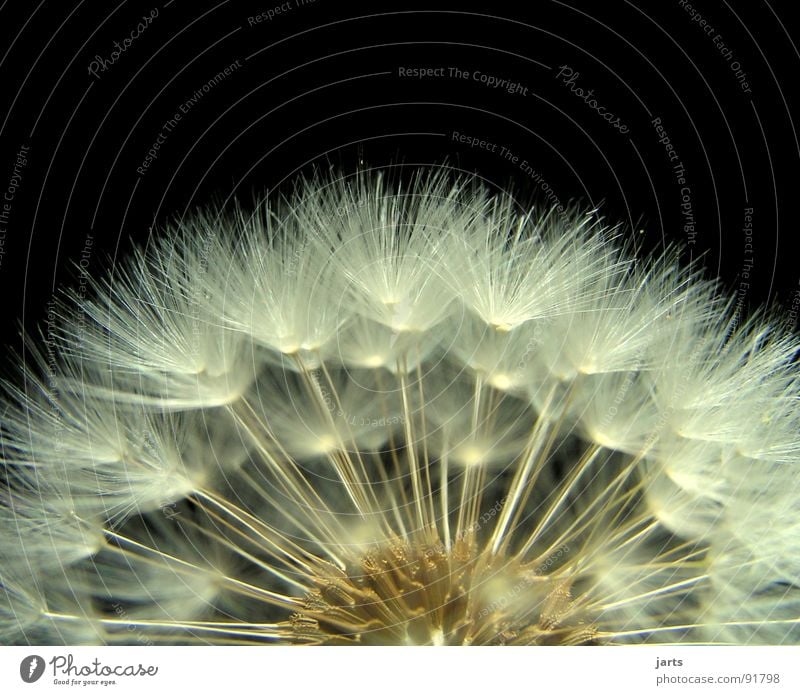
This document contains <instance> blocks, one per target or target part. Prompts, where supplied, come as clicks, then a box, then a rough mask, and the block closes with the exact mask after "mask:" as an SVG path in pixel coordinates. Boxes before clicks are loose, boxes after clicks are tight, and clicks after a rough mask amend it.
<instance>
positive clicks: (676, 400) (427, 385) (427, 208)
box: [0, 170, 800, 645]
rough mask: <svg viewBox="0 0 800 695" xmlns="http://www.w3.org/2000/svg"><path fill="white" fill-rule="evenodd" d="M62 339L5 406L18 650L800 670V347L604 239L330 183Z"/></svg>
mask: <svg viewBox="0 0 800 695" xmlns="http://www.w3.org/2000/svg"><path fill="white" fill-rule="evenodd" d="M54 317H55V320H54V326H53V336H55V339H54V340H53V341H51V343H48V344H47V345H46V346H42V347H37V341H35V340H33V339H31V340H29V341H28V343H26V351H25V362H24V366H23V368H22V370H21V371H22V373H21V375H19V376H18V377H16V378H15V379H11V380H9V381H8V382H7V383H6V384H5V386H4V399H5V412H6V414H5V415H4V419H3V422H2V426H1V427H0V462H2V466H3V478H2V486H1V487H0V561H1V562H0V640H3V641H5V642H12V643H61V644H85V643H108V644H130V643H134V644H136V643H138V644H163V643H178V644H194V643H211V644H271V643H280V644H398V645H401V644H429V645H505V644H513V645H522V644H528V645H544V644H564V645H567V644H569V645H577V644H584V645H588V644H625V643H642V642H650V643H653V642H655V643H670V644H671V643H679V642H680V643H726V644H727V643H751V642H752V643H773V644H775V643H783V642H789V643H797V642H800V634H798V624H799V621H800V584H798V580H797V577H798V576H800V565H799V564H798V560H797V558H798V557H800V503H798V499H800V496H798V491H799V490H800V485H798V483H800V468H798V465H800V440H798V434H797V433H798V431H800V429H798V425H799V424H800V414H799V413H798V408H797V404H798V394H800V379H799V378H798V375H797V368H796V361H795V360H796V354H797V347H798V341H797V338H796V337H795V336H793V335H789V334H786V333H783V332H781V331H779V330H777V329H776V328H775V325H776V322H775V321H774V320H773V319H772V318H771V317H770V314H769V312H761V313H758V314H756V315H754V316H753V317H752V318H750V319H748V320H746V321H740V320H739V319H738V317H736V316H734V314H733V312H732V302H731V301H730V300H728V299H726V298H725V297H724V296H723V295H722V293H721V291H720V289H719V288H718V287H717V285H716V284H715V283H713V282H709V281H707V280H705V279H704V278H703V276H702V272H701V270H700V268H699V267H698V266H697V265H693V264H689V265H688V267H687V266H685V265H684V264H683V260H682V257H681V253H680V250H678V249H667V250H665V251H663V252H662V253H658V254H655V255H653V256H652V257H650V258H649V259H636V258H635V255H634V252H633V249H632V247H631V245H629V244H627V243H626V242H625V232H624V230H622V229H621V228H619V227H611V226H609V225H607V224H606V223H605V222H604V221H603V220H602V219H601V218H600V217H599V216H598V215H597V214H596V212H592V213H589V214H585V213H583V212H580V211H577V210H568V211H567V212H566V213H565V214H564V215H560V214H557V213H556V211H555V210H543V209H539V208H536V207H532V208H530V209H527V208H525V207H523V206H520V205H519V204H518V203H517V201H515V200H514V198H513V197H512V196H511V195H509V194H505V193H493V192H490V191H489V189H488V188H486V187H484V186H482V185H481V184H479V183H478V182H477V180H474V179H470V178H467V177H461V178H455V179H453V178H451V177H450V176H449V174H448V172H446V171H444V170H436V171H433V172H419V173H417V174H416V175H414V176H412V177H411V179H410V180H407V181H402V180H392V179H391V177H386V176H383V175H377V174H373V173H368V172H363V171H361V172H359V173H358V175H357V176H355V177H353V178H349V179H348V178H341V179H327V180H326V179H314V180H311V181H305V182H301V184H300V185H299V186H298V188H297V191H296V193H295V194H294V195H293V196H290V197H289V198H288V199H286V200H270V201H269V202H268V203H266V204H264V205H262V206H259V207H258V209H257V210H256V211H255V212H254V213H253V214H246V213H245V212H244V211H243V210H242V209H241V208H240V207H236V208H235V209H234V210H233V212H232V213H227V212H224V211H220V210H215V211H205V212H199V213H197V214H196V215H195V216H194V217H193V218H192V219H189V220H188V221H184V222H182V223H180V224H176V225H173V226H172V227H169V228H167V229H166V230H165V231H164V233H163V235H162V236H161V238H160V240H159V241H157V242H156V243H154V244H151V245H150V246H149V247H148V248H147V249H142V250H138V251H136V252H134V254H133V255H132V257H131V259H129V260H128V261H125V262H124V263H123V264H122V265H121V266H120V267H119V268H118V269H115V272H114V274H113V275H112V276H109V277H107V278H105V279H95V280H93V281H92V282H91V283H90V289H89V290H88V291H86V292H83V291H82V292H81V293H77V292H69V291H67V292H65V293H64V296H63V297H62V298H61V299H60V301H59V302H58V304H57V311H56V312H55V315H54ZM45 350H46V351H48V353H47V354H45Z"/></svg>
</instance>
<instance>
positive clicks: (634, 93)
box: [0, 0, 800, 344]
mask: <svg viewBox="0 0 800 695" xmlns="http://www.w3.org/2000/svg"><path fill="white" fill-rule="evenodd" d="M792 4H793V3H791V2H784V3H778V2H767V1H766V0H736V1H735V2H726V1H725V0H696V1H695V2H693V3H691V4H690V5H687V4H686V3H681V2H679V1H678V0H659V1H658V2H655V1H649V2H648V1H646V0H632V1H630V2H628V1H627V0H608V1H604V2H595V1H592V2H582V3H578V2H556V1H550V0H537V1H535V2H528V3H525V4H522V3H520V4H517V3H502V2H483V3H466V2H458V3H448V2H443V1H441V0H440V1H438V2H418V3H413V2H379V3H369V4H364V5H358V4H356V3H349V2H338V1H337V2H334V1H333V0H313V1H312V0H306V1H305V2H303V0H288V2H284V3H283V5H282V6H281V5H280V4H279V3H278V2H277V0H263V1H262V2H256V3H250V2H235V1H233V0H230V1H228V2H225V1H218V2H199V1H197V0H172V2H169V1H168V0H153V1H152V2H149V1H145V2H139V1H133V0H128V1H122V2H107V1H105V0H102V1H101V0H44V1H42V2H39V1H38V0H36V1H32V0H16V1H15V0H5V1H3V0H0V104H2V106H1V107H0V108H1V111H0V128H1V130H0V209H2V204H3V202H8V201H4V200H2V198H3V196H4V195H5V193H6V192H7V191H8V186H9V185H12V184H14V186H15V187H14V190H13V195H12V198H13V200H12V201H11V202H10V204H11V209H10V211H7V219H6V220H5V223H4V224H0V242H1V243H2V246H1V247H0V252H1V254H0V290H2V307H3V310H4V317H3V326H4V329H5V332H6V336H7V337H6V342H7V343H9V344H14V343H16V342H17V341H18V338H16V337H15V334H16V333H17V331H18V328H19V322H20V321H24V324H25V326H26V327H27V328H28V329H30V328H32V327H33V326H34V325H35V324H36V322H37V321H41V320H42V319H43V318H44V317H45V314H46V307H47V303H48V301H49V300H50V299H51V298H52V297H53V295H54V293H56V292H57V291H58V289H57V288H58V287H59V286H63V285H64V284H65V283H67V284H69V283H72V284H73V285H74V284H75V283H76V282H77V281H78V273H77V271H76V270H75V268H74V264H75V263H79V262H81V261H82V262H83V267H84V269H85V270H86V272H88V273H90V274H91V275H92V276H102V275H103V274H104V273H107V272H109V271H110V267H113V265H114V264H115V263H116V262H117V261H118V259H119V258H121V257H123V256H124V255H125V254H126V253H128V252H129V251H130V248H131V245H132V243H134V242H137V243H145V242H146V241H147V239H148V236H149V235H150V234H151V233H152V230H155V231H156V232H157V230H158V227H159V225H161V224H163V223H164V222H166V221H168V220H171V219H175V218H179V217H181V216H183V215H186V214H187V213H189V212H190V211H192V210H193V209H195V208H197V207H198V206H200V207H202V206H204V205H207V204H209V203H210V202H212V201H221V202H225V201H230V200H231V199H232V198H233V197H237V198H239V199H242V200H245V201H246V200H249V199H252V196H253V195H262V194H264V193H265V192H267V191H275V190H276V189H278V190H281V189H286V188H287V187H289V186H290V184H291V181H292V180H293V179H294V178H295V177H296V176H297V175H298V174H299V173H306V174H307V173H310V172H312V171H313V170H315V169H316V170H317V171H327V170H328V169H330V168H333V169H334V170H336V171H343V172H344V173H352V172H353V171H355V169H356V168H357V167H359V166H361V167H373V166H386V165H391V164H404V165H416V164H420V163H422V164H432V163H433V164H435V163H446V164H448V165H449V166H451V167H453V168H455V169H458V170H464V171H468V172H475V173H477V174H478V175H480V176H482V177H484V178H485V179H486V180H487V181H488V182H490V184H491V185H495V186H499V187H502V188H508V187H509V186H511V187H513V188H514V189H515V190H516V191H518V192H519V194H520V195H521V196H527V197H532V198H534V199H537V200H539V201H540V202H542V203H544V204H552V203H554V202H556V201H557V202H560V203H562V204H567V203H569V202H571V201H579V202H580V203H581V204H582V205H585V206H600V209H601V211H602V214H603V215H604V216H605V218H606V219H607V220H608V221H609V222H621V223H623V224H624V230H625V231H624V233H625V234H626V235H630V236H635V237H636V238H637V239H638V242H639V244H640V246H641V247H642V249H643V251H649V250H652V249H656V248H658V247H659V246H660V245H662V244H664V243H669V242H670V241H675V242H678V243H682V244H683V245H684V246H685V251H686V257H687V260H688V258H689V257H693V258H696V257H698V256H701V255H704V259H705V260H704V263H705V266H706V268H707V272H708V275H709V276H720V277H721V278H722V280H723V282H724V284H725V287H726V288H727V289H728V291H730V292H731V293H735V294H737V296H738V297H739V299H740V305H741V308H742V309H743V310H745V311H746V310H747V309H752V308H754V307H756V306H758V305H761V304H763V303H766V302H769V303H771V304H773V305H775V306H776V307H777V308H778V315H779V317H780V319H781V320H782V321H783V322H785V323H786V325H789V326H792V327H796V310H797V303H798V301H800V299H798V297H800V294H798V290H800V285H798V280H799V279H800V271H798V269H797V265H796V261H795V258H796V256H795V254H794V252H793V251H792V250H791V248H792V244H793V240H794V237H795V235H796V234H797V229H796V221H795V220H796V217H797V212H796V211H797V198H798V186H797V181H798V176H797V173H798V171H800V167H798V163H799V162H798V158H799V157H800V148H798V134H797V127H796V120H797V113H798V107H799V106H800V105H799V104H798V96H799V95H800V81H798V78H797V75H798V74H800V71H799V70H798V68H800V55H799V54H798V51H797V46H796V43H797V41H798V40H800V31H798V27H796V26H792V24H791V21H790V18H789V14H788V10H789V9H790V7H791V5H792ZM277 7H282V10H281V12H280V13H277V14H274V15H273V14H272V13H274V11H275V8H277ZM154 10H157V16H154V18H153V20H152V22H151V23H150V25H149V26H147V28H146V29H145V30H144V31H142V32H139V30H138V29H137V24H138V23H139V22H141V21H142V17H143V16H144V15H150V14H151V13H152V12H153V11H154ZM259 16H260V17H261V21H256V17H259ZM699 17H702V18H703V19H704V20H705V21H706V24H705V25H701V23H700V22H699V21H694V20H695V19H698V18H699ZM704 27H705V28H704ZM707 32H708V33H707ZM132 34H134V35H135V34H139V35H138V36H136V38H135V39H133V40H132V41H130V45H129V46H128V47H127V49H126V50H124V51H123V52H122V53H121V54H119V56H118V58H117V59H116V60H112V59H113V55H112V52H113V51H114V50H115V42H118V43H119V44H122V43H123V41H124V39H125V38H126V37H131V36H132ZM715 36H716V37H717V42H716V43H715V41H714V37H715ZM720 42H722V43H721V44H720ZM722 44H724V47H723V45H722ZM98 57H99V58H98ZM99 59H102V60H104V61H107V62H106V65H105V70H102V69H96V75H92V74H91V73H90V72H89V68H90V67H91V66H92V65H93V61H96V64H98V65H99V64H100V63H101V62H102V61H101V60H99ZM236 61H238V65H239V67H236V68H235V69H233V70H232V71H230V75H229V76H227V77H226V78H225V79H222V80H219V81H218V82H217V84H216V85H214V86H213V87H211V88H210V89H208V90H207V92H203V91H202V88H203V86H204V85H208V84H210V83H211V81H212V80H213V79H214V76H215V75H217V74H218V73H219V72H220V71H222V70H224V68H225V67H226V66H230V65H231V64H236ZM562 66H568V67H566V68H564V69H563V70H562ZM401 68H402V69H403V71H405V70H406V69H412V68H444V71H443V73H444V74H443V76H432V77H426V78H424V79H416V78H412V77H408V76H402V75H401ZM451 68H458V69H459V70H462V71H467V72H468V76H467V77H455V76H454V75H453V74H452V73H451V70H450V69H451ZM737 68H738V70H739V72H738V75H737ZM570 70H571V71H572V72H573V74H574V73H578V75H576V76H575V79H574V80H573V82H571V83H567V82H566V81H565V77H566V75H568V74H569V72H568V71H570ZM440 72H441V71H440ZM559 72H561V73H562V76H561V77H559V76H558V75H559ZM481 74H482V75H486V76H491V77H493V78H497V79H508V80H510V81H512V82H518V83H520V85H521V86H520V90H518V92H517V93H513V94H512V93H508V92H507V91H504V90H503V89H498V88H492V87H489V86H487V85H486V84H485V83H482V82H481V81H480V75H481ZM743 82H745V83H746V84H743ZM578 88H580V89H581V90H584V91H583V93H584V94H585V93H586V92H587V91H588V90H590V89H591V90H593V97H594V99H595V100H596V105H597V107H598V108H599V107H603V108H604V109H605V110H606V111H605V113H613V114H614V116H615V117H618V118H619V121H618V122H617V124H618V126H620V127H615V126H614V125H613V124H612V123H609V122H608V121H607V120H605V119H604V118H603V117H602V115H601V114H600V113H599V112H598V111H597V110H596V109H594V108H593V107H592V106H590V105H589V104H587V103H586V102H585V99H581V98H580V93H574V91H573V89H575V90H577V89H578ZM747 90H749V91H747ZM198 91H200V92H201V96H200V98H199V99H197V101H196V103H195V104H194V105H192V106H191V107H190V108H188V109H187V112H186V113H185V114H183V115H182V118H181V120H180V122H179V123H178V124H177V125H176V126H175V127H174V128H173V129H172V131H171V132H169V133H168V134H167V136H166V137H165V138H163V143H162V144H161V146H160V149H159V152H158V157H157V159H156V160H155V161H154V162H153V163H152V165H151V166H150V167H149V168H148V169H147V170H146V171H145V173H144V174H143V175H142V174H141V173H139V172H137V168H139V167H141V166H142V165H143V162H144V160H145V158H146V157H147V153H148V150H149V149H150V148H151V147H152V146H153V144H154V143H155V142H156V141H157V139H158V136H159V133H163V132H165V130H164V128H165V123H166V122H167V120H168V119H170V118H172V117H173V115H174V114H175V113H176V112H179V110H180V107H181V105H182V104H183V105H185V104H187V102H189V100H190V99H191V98H193V95H195V94H196V93H197V92H198ZM520 91H521V92H522V93H519V92H520ZM658 118H660V119H661V124H662V125H663V128H664V131H663V132H664V133H665V134H666V135H667V136H668V137H669V138H670V142H671V144H672V146H673V147H674V151H675V153H676V154H675V155H674V156H676V157H677V160H676V161H673V162H671V161H670V160H669V158H668V152H667V149H666V148H665V146H664V144H663V143H662V142H659V137H660V136H661V135H662V133H659V132H658V131H657V130H656V128H655V126H654V119H658ZM622 126H624V127H622ZM623 131H627V132H623ZM454 133H457V134H460V135H466V136H469V137H474V138H478V139H483V140H486V141H487V143H490V146H492V145H493V146H495V149H496V151H495V152H490V151H487V150H485V149H481V148H470V147H469V146H468V145H467V144H464V143H460V142H457V141H456V140H455V139H454ZM502 147H505V148H506V151H507V152H509V153H510V155H511V157H512V159H509V158H507V157H505V156H503V155H502V154H501V153H500V149H501V148H502ZM24 148H28V149H27V150H25V149H24ZM21 151H22V152H23V153H25V152H26V153H27V155H26V157H25V159H26V160H27V162H26V163H25V164H24V166H22V165H20V163H19V159H18V153H19V152H21ZM513 157H517V159H516V160H514V159H513ZM524 161H526V162H527V163H528V165H529V166H530V168H531V170H532V171H534V172H535V175H531V173H530V171H531V170H529V171H526V170H524V168H523V165H522V163H523V162H524ZM677 161H680V162H681V164H682V165H683V167H684V169H685V183H683V184H681V183H679V182H678V180H677V177H676V172H675V170H674V169H673V166H674V165H675V164H676V163H677ZM15 164H16V165H17V172H16V174H15V172H14V167H15ZM684 187H685V190H684V191H683V193H684V194H686V196H688V198H686V197H684V196H683V195H682V191H681V189H682V188H684ZM682 203H684V208H683V209H682V207H681V206H682ZM747 208H752V230H751V231H750V232H746V230H745V229H744V225H745V210H746V209H747ZM686 213H690V214H691V216H692V218H693V223H694V229H693V230H687V229H686V228H685V227H684V225H685V224H686V223H687V221H688V220H687V217H686ZM690 232H691V233H690ZM748 235H749V236H751V237H752V240H750V239H748V238H747V237H748ZM750 241H752V246H748V245H747V244H748V243H750Z"/></svg>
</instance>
